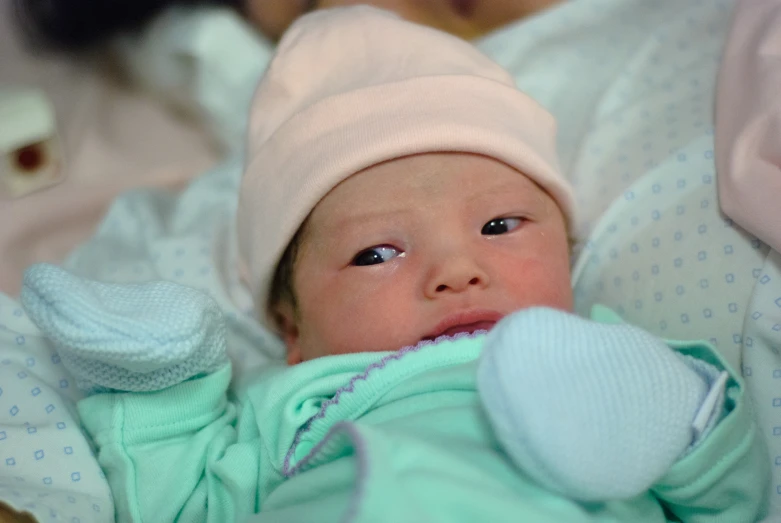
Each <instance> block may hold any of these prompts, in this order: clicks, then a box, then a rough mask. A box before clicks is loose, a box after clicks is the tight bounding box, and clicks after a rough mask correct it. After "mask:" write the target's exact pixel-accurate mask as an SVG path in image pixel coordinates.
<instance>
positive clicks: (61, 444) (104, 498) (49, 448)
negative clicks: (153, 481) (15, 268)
mask: <svg viewBox="0 0 781 523" xmlns="http://www.w3.org/2000/svg"><path fill="white" fill-rule="evenodd" d="M0 347H2V350H0V499H2V500H3V501H5V502H6V503H9V504H10V505H12V506H14V507H15V508H17V509H19V510H25V511H29V512H32V513H33V514H35V515H36V516H37V517H38V518H39V521H63V522H69V523H76V522H81V521H83V522H111V521H114V504H113V502H112V499H111V493H110V491H109V488H108V483H107V482H106V479H105V476H104V475H103V472H102V471H101V470H100V466H99V465H98V463H97V460H96V459H95V456H94V454H93V451H92V448H91V446H90V444H89V442H88V441H87V439H85V438H84V436H83V435H82V432H81V430H80V429H79V419H78V418H77V415H76V408H75V402H76V401H78V400H79V399H81V397H82V393H81V392H80V391H79V389H78V388H77V387H76V385H75V382H74V380H73V377H72V376H71V375H70V373H68V372H67V370H66V369H65V368H64V367H63V365H62V361H61V359H60V357H59V355H58V354H56V353H55V352H54V351H52V349H51V347H50V345H49V343H48V342H47V341H46V340H45V339H44V338H43V337H42V336H41V334H40V333H39V332H38V330H37V329H36V327H35V326H34V325H33V324H32V322H30V320H29V318H28V317H27V315H26V314H25V313H24V311H23V310H22V308H21V307H20V306H19V304H18V303H16V302H15V301H13V300H11V299H10V298H8V297H6V296H3V295H0Z"/></svg>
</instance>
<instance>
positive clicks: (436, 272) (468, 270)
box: [425, 256, 488, 298]
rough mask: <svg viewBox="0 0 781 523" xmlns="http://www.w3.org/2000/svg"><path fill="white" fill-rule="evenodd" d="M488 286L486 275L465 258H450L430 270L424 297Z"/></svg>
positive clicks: (469, 259) (471, 260) (477, 265)
mask: <svg viewBox="0 0 781 523" xmlns="http://www.w3.org/2000/svg"><path fill="white" fill-rule="evenodd" d="M487 285H488V274H487V273H486V272H485V271H484V270H483V269H482V268H481V267H480V266H479V264H477V263H476V261H475V260H473V259H471V258H469V257H467V256H459V257H451V258H449V259H447V260H445V261H443V262H442V263H440V264H438V265H437V266H435V267H433V268H432V271H431V274H430V276H429V278H428V281H427V282H426V289H425V292H426V295H427V296H428V297H429V298H436V297H438V296H440V295H442V294H446V293H459V292H465V291H467V290H469V289H471V288H483V287H485V286H487Z"/></svg>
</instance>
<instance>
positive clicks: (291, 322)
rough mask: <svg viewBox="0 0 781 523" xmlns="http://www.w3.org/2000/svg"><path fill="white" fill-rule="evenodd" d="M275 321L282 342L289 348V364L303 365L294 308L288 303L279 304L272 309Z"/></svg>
mask: <svg viewBox="0 0 781 523" xmlns="http://www.w3.org/2000/svg"><path fill="white" fill-rule="evenodd" d="M272 313H273V315H274V321H275V322H276V324H277V329H278V331H279V335H280V337H281V338H282V341H283V342H284V343H285V347H286V348H287V363H288V365H295V364H297V363H301V361H302V359H301V346H300V345H299V332H298V324H297V322H296V313H295V311H294V310H293V306H292V305H291V304H290V303H288V302H284V303H278V304H277V305H275V306H274V307H273V309H272Z"/></svg>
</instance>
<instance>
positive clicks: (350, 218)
mask: <svg viewBox="0 0 781 523" xmlns="http://www.w3.org/2000/svg"><path fill="white" fill-rule="evenodd" d="M408 212H409V211H408V210H407V209H395V210H369V211H365V212H356V213H353V214H350V215H347V216H342V217H339V218H337V219H336V220H334V221H333V222H332V223H330V224H329V225H328V227H327V228H328V229H329V230H331V229H333V230H336V231H344V230H346V229H349V228H352V227H357V226H363V225H366V224H367V223H371V222H387V221H389V220H394V219H398V218H399V217H400V216H401V215H404V214H407V213H408Z"/></svg>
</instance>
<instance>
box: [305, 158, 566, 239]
mask: <svg viewBox="0 0 781 523" xmlns="http://www.w3.org/2000/svg"><path fill="white" fill-rule="evenodd" d="M508 199H513V200H516V201H523V202H528V203H529V204H539V203H540V202H541V201H542V200H549V201H551V202H552V201H553V200H552V199H551V198H550V196H548V195H547V193H546V192H545V191H544V190H543V189H542V188H541V187H540V186H538V185H537V184H536V183H535V182H534V181H533V180H531V179H530V178H529V177H527V176H525V175H524V174H522V173H520V172H519V171H517V170H516V169H514V168H512V167H510V166H508V165H506V164H504V163H502V162H499V161H497V160H494V159H492V158H487V157H482V156H478V155H473V154H462V153H435V154H426V155H418V156H415V157H405V158H400V159H395V160H392V161H388V162H383V163H382V164H378V165H374V166H372V167H369V168H367V169H364V170H362V171H359V172H358V173H355V174H353V175H351V176H349V177H347V178H346V179H345V180H343V181H342V182H340V183H339V184H338V185H337V186H336V187H334V188H333V189H332V190H331V191H329V193H328V194H327V195H326V196H325V197H324V198H322V199H321V200H320V202H319V203H318V204H317V205H316V206H315V208H314V210H313V211H312V213H311V215H310V217H311V218H312V219H313V220H314V221H318V222H321V221H322V222H329V224H331V225H336V226H338V225H339V224H340V223H343V222H351V221H356V220H364V221H365V220H368V219H373V218H374V219H380V218H384V219H393V217H394V215H396V214H400V213H404V212H411V211H417V210H421V208H422V207H426V206H427V204H428V203H431V204H432V205H433V204H435V203H437V204H442V203H448V202H452V203H453V204H454V205H455V204H461V203H463V204H464V205H468V204H470V203H471V204H487V203H490V202H491V201H495V200H496V201H507V200H508ZM553 205H555V203H554V204H553Z"/></svg>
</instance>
